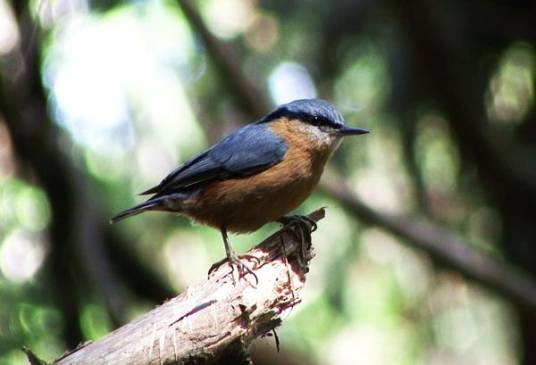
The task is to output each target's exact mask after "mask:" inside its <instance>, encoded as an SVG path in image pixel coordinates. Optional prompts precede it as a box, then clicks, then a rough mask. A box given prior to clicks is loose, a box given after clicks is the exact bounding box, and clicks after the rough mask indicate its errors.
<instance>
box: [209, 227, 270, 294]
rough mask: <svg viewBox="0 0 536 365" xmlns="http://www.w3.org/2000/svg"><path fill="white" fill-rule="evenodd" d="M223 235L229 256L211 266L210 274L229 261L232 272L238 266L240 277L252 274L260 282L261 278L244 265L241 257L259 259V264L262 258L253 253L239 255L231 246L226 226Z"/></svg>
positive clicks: (223, 228)
mask: <svg viewBox="0 0 536 365" xmlns="http://www.w3.org/2000/svg"><path fill="white" fill-rule="evenodd" d="M220 230H221V235H222V238H223V244H224V245H225V253H226V255H227V257H226V258H225V259H223V260H221V261H219V262H216V263H215V264H214V265H212V266H211V268H210V269H209V271H208V274H209V275H210V274H211V273H212V272H213V271H214V270H216V269H217V268H218V267H220V266H221V265H222V264H223V263H225V262H229V265H230V266H231V274H232V273H233V272H234V267H235V266H236V268H237V270H238V277H239V279H240V278H242V277H244V276H246V274H248V273H249V274H251V275H253V277H254V278H255V281H256V282H257V284H258V283H259V279H258V278H257V275H255V273H254V272H253V270H251V269H250V268H249V267H247V266H246V265H244V264H243V263H242V261H240V258H243V259H245V260H253V261H257V264H259V263H260V259H259V258H258V257H256V256H253V255H242V256H238V255H237V254H236V252H235V251H234V250H233V248H232V247H231V244H230V243H229V237H228V236H227V229H226V228H225V227H222V228H221V229H220Z"/></svg>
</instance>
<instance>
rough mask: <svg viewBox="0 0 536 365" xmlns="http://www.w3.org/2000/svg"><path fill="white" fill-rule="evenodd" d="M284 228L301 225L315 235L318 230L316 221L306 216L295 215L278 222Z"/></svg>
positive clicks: (287, 216) (284, 217) (282, 218)
mask: <svg viewBox="0 0 536 365" xmlns="http://www.w3.org/2000/svg"><path fill="white" fill-rule="evenodd" d="M277 222H278V223H281V224H282V225H283V226H290V225H301V226H302V228H304V229H305V230H306V231H307V232H310V233H313V232H314V231H316V229H317V228H318V225H317V224H316V222H315V221H314V220H312V219H311V218H309V217H308V216H306V215H300V214H293V215H285V216H283V217H281V218H279V219H278V220H277Z"/></svg>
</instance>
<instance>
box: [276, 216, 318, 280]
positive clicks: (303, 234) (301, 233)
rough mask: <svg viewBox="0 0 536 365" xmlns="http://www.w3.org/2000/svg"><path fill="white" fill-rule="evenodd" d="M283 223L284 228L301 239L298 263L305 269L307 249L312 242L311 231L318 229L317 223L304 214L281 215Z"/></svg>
mask: <svg viewBox="0 0 536 365" xmlns="http://www.w3.org/2000/svg"><path fill="white" fill-rule="evenodd" d="M278 222H279V223H281V224H283V229H284V230H288V231H289V232H291V233H292V234H293V235H294V236H295V237H296V238H297V239H298V240H299V241H300V253H299V254H298V263H299V265H300V267H301V268H302V269H304V270H306V269H307V265H306V264H305V263H304V262H306V261H307V256H308V255H307V250H308V248H309V247H310V244H311V233H312V232H314V231H316V229H317V224H316V222H315V221H314V220H312V219H311V218H309V217H307V216H304V215H290V216H284V217H281V218H280V219H279V220H278Z"/></svg>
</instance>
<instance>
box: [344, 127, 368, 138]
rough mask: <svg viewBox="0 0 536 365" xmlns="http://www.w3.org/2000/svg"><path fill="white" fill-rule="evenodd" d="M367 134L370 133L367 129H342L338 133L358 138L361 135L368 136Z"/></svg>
mask: <svg viewBox="0 0 536 365" xmlns="http://www.w3.org/2000/svg"><path fill="white" fill-rule="evenodd" d="M367 133H369V131H368V130H366V129H362V128H350V127H343V128H342V129H339V130H338V131H337V134H339V135H341V136H357V135H359V134H367Z"/></svg>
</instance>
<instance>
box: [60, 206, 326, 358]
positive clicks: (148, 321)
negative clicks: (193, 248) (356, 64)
mask: <svg viewBox="0 0 536 365" xmlns="http://www.w3.org/2000/svg"><path fill="white" fill-rule="evenodd" d="M324 214H325V213H324V209H319V210H317V211H315V212H313V213H311V214H310V215H309V218H311V219H312V220H314V221H318V220H320V219H322V218H323V217H324ZM307 227H308V230H307V231H302V230H299V229H290V228H283V229H282V230H280V231H279V232H277V233H275V234H273V235H272V236H270V237H269V238H267V239H266V240H265V241H263V242H262V243H260V244H259V245H258V246H256V247H255V248H254V249H252V250H251V251H250V252H248V255H251V256H255V257H256V258H257V259H258V260H259V264H257V265H255V267H254V268H253V271H254V273H255V275H256V276H257V278H258V283H257V284H256V283H255V280H254V279H253V277H252V276H251V275H247V276H246V277H243V278H241V279H239V280H236V277H235V276H236V275H234V274H236V272H235V273H233V274H231V275H229V273H230V272H231V268H230V266H229V265H228V263H225V264H223V265H222V266H220V267H219V268H218V269H217V270H216V271H215V272H213V273H212V274H211V275H210V276H209V278H208V279H207V280H205V281H204V282H202V283H200V284H198V285H195V286H192V287H189V288H188V289H187V290H186V291H185V292H184V293H183V294H181V295H179V296H178V297H175V298H173V299H171V300H170V301H168V302H166V303H164V304H163V305H161V306H160V307H158V308H156V309H153V310H152V311H150V312H148V313H146V314H145V315H143V316H142V317H141V318H139V319H137V320H135V321H134V322H131V323H129V324H127V325H125V326H123V327H121V328H119V329H117V330H115V331H114V332H112V333H110V334H109V335H108V336H106V337H104V338H102V339H100V340H98V341H95V342H93V343H89V344H84V345H82V346H80V347H79V348H77V349H75V350H73V351H72V352H70V353H67V354H66V355H64V356H62V357H61V358H59V359H57V360H56V361H55V362H54V364H57V365H60V364H79V365H82V364H91V365H98V364H133V363H135V364H140V365H143V364H170V363H174V364H214V363H218V364H220V363H222V361H223V360H224V359H225V362H226V363H234V364H237V363H248V358H249V355H248V354H247V349H248V347H249V345H250V343H251V342H252V341H253V340H254V339H255V338H257V337H259V336H262V335H266V334H267V333H268V332H270V331H272V330H273V329H274V328H275V327H277V326H278V325H280V324H281V317H282V316H283V314H284V313H287V312H288V311H289V310H291V309H292V308H293V307H294V306H295V305H297V304H298V303H300V301H301V298H300V296H299V294H300V290H301V289H302V287H303V286H304V284H305V274H306V273H307V271H308V263H309V261H310V260H311V259H312V257H313V253H312V245H311V241H310V233H311V229H310V228H311V225H308V226H307ZM300 232H301V233H300ZM250 262H253V260H252V261H250ZM231 359H232V360H231Z"/></svg>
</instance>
